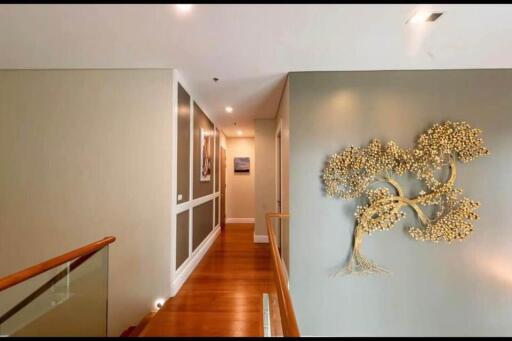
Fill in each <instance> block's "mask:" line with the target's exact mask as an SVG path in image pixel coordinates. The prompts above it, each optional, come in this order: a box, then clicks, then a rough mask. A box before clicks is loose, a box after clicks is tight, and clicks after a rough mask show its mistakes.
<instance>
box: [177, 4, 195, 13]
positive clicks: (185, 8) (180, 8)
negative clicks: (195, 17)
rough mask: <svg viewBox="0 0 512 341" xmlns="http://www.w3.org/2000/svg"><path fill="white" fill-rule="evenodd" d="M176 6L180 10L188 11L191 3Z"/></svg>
mask: <svg viewBox="0 0 512 341" xmlns="http://www.w3.org/2000/svg"><path fill="white" fill-rule="evenodd" d="M176 7H178V9H179V10H180V12H188V11H190V9H191V8H192V5H191V4H182V5H176Z"/></svg>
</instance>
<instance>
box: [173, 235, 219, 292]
mask: <svg viewBox="0 0 512 341" xmlns="http://www.w3.org/2000/svg"><path fill="white" fill-rule="evenodd" d="M219 234H220V226H217V227H216V228H215V229H214V230H213V232H211V233H210V235H209V236H208V237H206V238H205V239H204V240H203V241H202V242H201V244H199V246H198V247H197V248H196V249H195V250H194V252H193V253H192V255H191V256H190V257H188V258H187V260H186V261H185V262H183V264H181V266H180V267H179V269H178V270H177V271H176V278H175V280H174V281H173V282H172V284H171V297H173V296H175V295H176V294H177V293H178V291H179V290H180V289H181V286H182V285H183V284H184V283H185V281H186V280H187V279H188V277H189V276H190V275H191V274H192V272H193V271H194V269H195V268H196V266H197V264H199V262H200V261H201V259H203V257H204V255H205V254H206V252H207V251H208V250H209V249H210V247H211V246H212V245H213V242H214V241H215V240H216V239H217V237H218V236H219Z"/></svg>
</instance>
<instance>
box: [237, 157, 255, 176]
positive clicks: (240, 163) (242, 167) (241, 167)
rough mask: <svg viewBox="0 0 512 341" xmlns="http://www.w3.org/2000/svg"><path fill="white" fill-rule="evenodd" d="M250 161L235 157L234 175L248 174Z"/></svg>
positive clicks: (245, 158)
mask: <svg viewBox="0 0 512 341" xmlns="http://www.w3.org/2000/svg"><path fill="white" fill-rule="evenodd" d="M250 166H251V159H250V158H248V157H235V167H234V168H235V173H249V171H250V168H251V167H250Z"/></svg>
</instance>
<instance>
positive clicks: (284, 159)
mask: <svg viewBox="0 0 512 341" xmlns="http://www.w3.org/2000/svg"><path fill="white" fill-rule="evenodd" d="M289 122H290V87H289V77H288V78H287V79H286V84H285V87H284V89H283V94H282V96H281V101H280V103H279V109H278V112H277V116H276V129H281V209H282V211H283V212H284V213H289V212H290V185H289V174H290V123H289ZM292 220H293V217H292V216H290V219H283V220H282V236H281V238H282V239H283V240H282V242H281V245H282V256H283V261H284V263H285V265H286V268H287V269H288V274H290V271H291V269H290V261H289V259H290V243H289V240H290V229H289V226H290V224H289V222H290V221H292Z"/></svg>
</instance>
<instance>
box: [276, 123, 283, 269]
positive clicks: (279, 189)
mask: <svg viewBox="0 0 512 341" xmlns="http://www.w3.org/2000/svg"><path fill="white" fill-rule="evenodd" d="M274 139H275V159H276V163H275V165H276V169H275V179H276V182H275V189H276V191H275V194H276V195H275V210H276V212H278V213H282V212H283V201H282V199H283V163H282V160H283V134H282V119H281V118H278V119H277V127H276V132H275V135H274ZM278 202H279V203H278ZM282 226H283V225H282V222H279V248H280V250H283V228H282ZM282 257H283V256H282V255H281V259H282Z"/></svg>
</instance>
